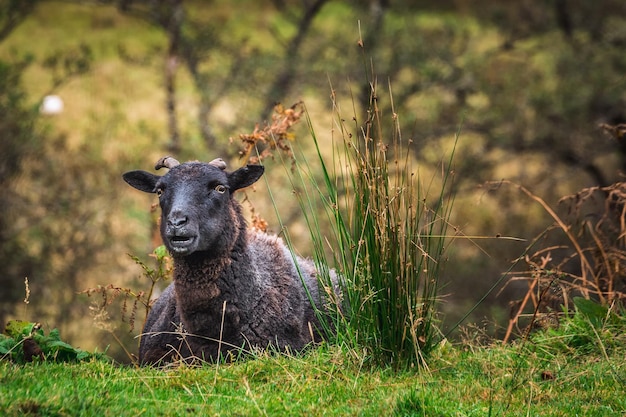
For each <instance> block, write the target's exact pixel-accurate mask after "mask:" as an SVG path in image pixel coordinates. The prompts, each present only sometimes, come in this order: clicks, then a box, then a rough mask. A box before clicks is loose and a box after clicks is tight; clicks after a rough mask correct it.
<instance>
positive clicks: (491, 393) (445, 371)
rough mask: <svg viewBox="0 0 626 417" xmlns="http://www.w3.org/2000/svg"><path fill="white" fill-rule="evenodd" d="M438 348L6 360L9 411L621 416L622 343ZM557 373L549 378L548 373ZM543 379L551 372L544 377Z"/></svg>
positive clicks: (1, 390)
mask: <svg viewBox="0 0 626 417" xmlns="http://www.w3.org/2000/svg"><path fill="white" fill-rule="evenodd" d="M528 346H530V345H526V346H519V345H513V346H505V347H503V346H500V345H497V346H491V347H488V348H484V347H464V348H461V347H458V348H457V347H452V346H450V345H443V346H439V348H438V349H437V350H435V351H434V352H433V355H432V356H431V360H430V363H429V364H428V367H427V368H426V369H421V370H420V371H416V370H413V371H401V372H395V371H392V370H391V369H390V368H377V367H367V366H363V357H361V356H360V355H359V353H358V352H357V351H353V350H348V349H341V348H339V347H337V346H326V345H324V346H322V347H320V348H318V349H316V350H312V351H310V352H308V353H306V354H304V355H302V356H300V357H287V356H284V355H269V354H264V355H261V356H259V357H258V358H256V359H252V360H248V361H242V362H238V363H234V364H221V365H219V366H216V365H206V366H204V367H201V368H188V367H179V368H171V369H163V370H160V369H152V368H133V367H120V366H115V365H112V364H110V363H108V362H104V361H93V362H88V363H82V364H54V363H32V364H28V365H15V364H12V363H8V362H4V361H3V362H0V414H1V415H3V416H18V415H38V416H78V415H86V416H89V415H98V416H129V415H132V416H134V415H145V416H168V415H231V416H234V415H252V416H256V415H259V416H264V415H270V416H272V415H298V416H300V415H307V416H321V415H331V416H341V415H362V416H388V415H389V416H393V415H395V416H420V415H424V416H487V415H498V416H499V415H511V416H521V415H530V416H575V415H578V416H623V415H624V413H626V396H624V395H623V393H624V389H625V387H624V380H625V379H626V362H624V354H625V353H626V350H625V349H624V346H623V345H622V347H621V348H620V349H613V350H612V352H611V354H610V355H608V356H604V355H593V354H592V355H589V354H584V355H572V354H569V353H568V354H565V353H559V352H558V350H557V351H555V353H554V354H553V355H549V356H546V355H544V354H537V353H536V352H534V350H533V349H527V348H526V347H528ZM548 374H549V375H551V376H552V377H553V379H551V378H547V377H546V376H545V375H548ZM542 375H544V376H543V377H542Z"/></svg>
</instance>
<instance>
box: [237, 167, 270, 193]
mask: <svg viewBox="0 0 626 417" xmlns="http://www.w3.org/2000/svg"><path fill="white" fill-rule="evenodd" d="M264 171H265V168H264V167H263V166H262V165H247V166H245V167H243V168H239V169H238V170H237V171H233V172H231V173H230V174H228V185H230V190H231V191H235V190H238V189H240V188H245V187H248V186H249V185H252V184H254V183H255V182H257V180H258V179H259V178H261V175H263V172H264Z"/></svg>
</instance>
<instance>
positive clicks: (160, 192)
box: [156, 188, 163, 197]
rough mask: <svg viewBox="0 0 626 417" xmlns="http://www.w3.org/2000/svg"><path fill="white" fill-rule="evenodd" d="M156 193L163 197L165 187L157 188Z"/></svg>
mask: <svg viewBox="0 0 626 417" xmlns="http://www.w3.org/2000/svg"><path fill="white" fill-rule="evenodd" d="M156 195H157V196H159V197H161V196H162V195H163V189H162V188H157V190H156Z"/></svg>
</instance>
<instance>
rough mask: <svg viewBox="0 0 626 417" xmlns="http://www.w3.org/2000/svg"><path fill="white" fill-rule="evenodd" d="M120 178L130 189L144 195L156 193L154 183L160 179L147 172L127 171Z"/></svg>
mask: <svg viewBox="0 0 626 417" xmlns="http://www.w3.org/2000/svg"><path fill="white" fill-rule="evenodd" d="M122 177H123V178H124V181H126V182H127V183H128V184H129V185H130V186H131V187H134V188H136V189H138V190H139V191H144V192H146V193H154V192H155V191H156V190H155V187H156V183H157V181H159V179H160V178H161V177H159V176H158V175H154V174H151V173H150V172H147V171H129V172H127V173H125V174H124V175H122Z"/></svg>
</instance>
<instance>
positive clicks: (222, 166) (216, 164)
mask: <svg viewBox="0 0 626 417" xmlns="http://www.w3.org/2000/svg"><path fill="white" fill-rule="evenodd" d="M209 165H213V166H214V167H218V168H219V169H221V170H225V169H226V162H225V161H224V160H223V159H222V158H215V159H214V160H212V161H211V162H209Z"/></svg>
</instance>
